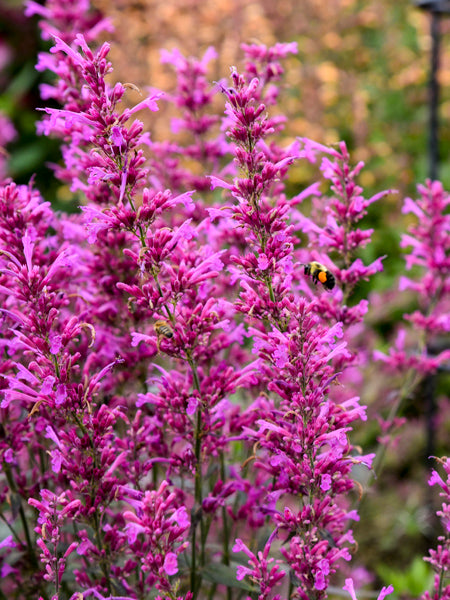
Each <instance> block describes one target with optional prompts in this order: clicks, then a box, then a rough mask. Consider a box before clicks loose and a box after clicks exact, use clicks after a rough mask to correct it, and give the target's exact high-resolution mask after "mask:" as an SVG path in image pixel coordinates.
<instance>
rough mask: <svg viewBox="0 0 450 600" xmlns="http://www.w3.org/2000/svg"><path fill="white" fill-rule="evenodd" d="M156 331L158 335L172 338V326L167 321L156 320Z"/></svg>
mask: <svg viewBox="0 0 450 600" xmlns="http://www.w3.org/2000/svg"><path fill="white" fill-rule="evenodd" d="M155 331H156V334H157V336H158V337H159V336H162V337H165V338H172V337H173V331H172V329H171V328H170V326H169V324H168V323H166V322H165V321H156V323H155Z"/></svg>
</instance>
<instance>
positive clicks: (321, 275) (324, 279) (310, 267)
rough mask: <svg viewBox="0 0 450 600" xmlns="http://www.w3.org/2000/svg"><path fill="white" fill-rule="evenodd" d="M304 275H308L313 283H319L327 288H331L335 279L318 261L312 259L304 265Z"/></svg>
mask: <svg viewBox="0 0 450 600" xmlns="http://www.w3.org/2000/svg"><path fill="white" fill-rule="evenodd" d="M305 275H310V276H311V277H312V280H313V282H314V283H318V282H319V281H320V283H321V284H322V285H323V287H324V288H326V289H327V290H332V289H333V288H334V286H335V283H336V279H335V278H334V275H333V273H332V272H331V271H330V270H329V269H327V268H326V266H325V265H322V264H321V263H319V262H316V261H313V262H310V263H307V264H306V265H305Z"/></svg>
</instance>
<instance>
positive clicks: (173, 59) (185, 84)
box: [150, 47, 228, 202]
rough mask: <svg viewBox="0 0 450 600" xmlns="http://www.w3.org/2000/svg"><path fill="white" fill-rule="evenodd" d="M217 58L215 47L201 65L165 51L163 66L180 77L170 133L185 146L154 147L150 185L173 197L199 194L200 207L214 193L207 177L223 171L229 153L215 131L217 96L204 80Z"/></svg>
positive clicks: (170, 97) (177, 143)
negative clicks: (175, 110) (172, 69)
mask: <svg viewBox="0 0 450 600" xmlns="http://www.w3.org/2000/svg"><path fill="white" fill-rule="evenodd" d="M216 58H217V53H216V51H215V49H214V48H212V47H210V48H208V49H207V50H206V51H205V53H204V55H203V56H202V58H201V59H200V60H199V59H196V58H195V57H185V56H183V55H182V54H181V52H180V51H179V50H178V49H177V48H175V49H174V50H172V51H170V52H169V51H167V50H162V51H161V62H162V63H167V64H169V65H171V66H172V67H173V68H174V70H175V73H176V88H175V90H174V92H173V93H172V94H170V95H167V96H165V98H166V99H168V100H170V101H171V102H172V103H173V104H174V105H175V107H176V109H177V111H180V112H181V115H180V116H177V117H175V118H173V119H172V121H171V129H172V132H173V133H174V134H175V135H176V136H177V138H178V137H181V140H180V141H172V142H168V141H164V142H155V141H151V142H150V149H151V151H152V157H153V158H152V160H151V161H150V162H151V171H150V172H151V182H152V184H153V186H154V187H155V188H157V189H159V188H162V189H164V188H166V187H168V188H170V189H171V190H172V192H177V191H178V192H184V191H187V190H197V191H198V192H200V193H202V196H201V198H199V199H198V201H197V202H201V201H204V196H205V193H206V192H207V190H208V189H209V187H210V182H209V179H208V175H210V174H212V173H218V172H219V171H220V170H221V168H222V162H223V161H222V159H223V157H224V155H225V154H226V152H227V150H228V148H227V143H226V140H225V138H224V136H223V135H217V131H215V129H216V128H217V125H218V122H219V116H218V115H217V114H214V112H213V110H212V105H213V100H214V97H215V95H216V93H217V90H216V88H215V86H214V85H211V83H210V81H209V80H208V79H207V76H206V75H207V69H208V65H209V63H210V62H211V61H212V60H214V59H216ZM185 165H186V166H185Z"/></svg>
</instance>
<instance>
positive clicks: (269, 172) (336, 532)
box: [211, 70, 372, 599]
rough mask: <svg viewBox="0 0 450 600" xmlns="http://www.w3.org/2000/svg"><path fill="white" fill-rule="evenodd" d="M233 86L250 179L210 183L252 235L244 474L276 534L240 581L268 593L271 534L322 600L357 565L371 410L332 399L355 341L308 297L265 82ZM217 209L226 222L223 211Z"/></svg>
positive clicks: (243, 301)
mask: <svg viewBox="0 0 450 600" xmlns="http://www.w3.org/2000/svg"><path fill="white" fill-rule="evenodd" d="M231 79H232V86H230V87H226V86H222V91H223V93H224V95H225V97H226V100H227V104H226V114H227V121H226V122H227V124H229V129H228V132H227V133H228V136H229V138H230V140H231V141H232V143H233V144H234V148H235V150H234V154H235V162H236V163H237V165H238V166H239V167H240V170H241V177H237V178H236V179H234V181H233V183H227V182H224V181H222V180H220V179H218V178H216V177H213V178H212V185H213V186H214V187H216V186H221V187H223V188H225V189H227V190H228V191H229V193H230V194H231V196H232V197H233V198H234V199H235V204H234V205H232V206H228V207H227V209H226V217H225V218H228V219H229V221H230V224H231V223H232V222H233V221H234V223H235V227H239V228H242V229H243V230H244V232H245V238H246V242H247V246H246V248H245V249H246V251H247V252H246V254H245V255H243V256H242V255H236V256H232V257H231V262H232V263H233V264H234V265H236V266H235V267H234V271H235V273H236V275H235V278H236V279H237V278H238V273H239V282H240V286H241V288H242V291H241V292H240V294H239V298H238V300H237V302H236V307H237V309H238V310H239V311H240V312H241V313H242V314H243V315H244V320H245V321H246V322H247V323H248V325H249V329H248V335H251V337H252V338H253V345H254V350H253V351H254V352H255V353H257V354H258V356H259V357H260V360H261V361H262V362H261V367H260V376H261V380H260V385H261V387H262V388H263V389H264V388H265V389H267V391H268V394H269V396H268V401H267V402H264V403H263V402H262V401H261V400H259V401H257V403H255V404H254V405H252V406H250V408H249V409H248V412H249V415H252V414H253V415H254V411H255V410H258V418H256V419H255V418H254V419H253V423H252V424H251V425H250V424H248V425H246V426H245V428H244V433H245V435H246V437H247V439H248V440H252V441H253V442H254V443H255V445H254V448H255V454H254V456H253V457H251V458H252V460H251V461H250V462H248V467H247V468H248V469H249V470H252V471H254V472H255V473H259V474H260V473H263V474H265V478H264V477H263V479H262V480H261V481H260V483H259V485H260V486H261V488H262V489H263V490H264V493H263V494H260V497H259V503H260V510H261V511H262V513H263V514H265V515H266V517H265V519H264V521H265V525H266V529H268V530H269V531H270V530H271V531H272V533H271V534H270V536H269V539H268V541H267V543H266V546H265V549H264V551H263V553H262V554H260V555H258V557H259V558H258V560H257V559H256V556H255V555H254V554H252V553H250V551H249V550H248V547H247V544H246V541H245V540H237V542H236V546H235V548H236V549H240V550H242V551H244V553H245V554H247V556H248V557H249V567H248V568H247V567H246V568H245V569H242V568H241V569H240V570H239V572H238V573H239V575H238V576H239V577H242V576H244V575H248V576H249V577H250V580H251V581H253V582H254V583H256V584H257V585H258V589H259V598H261V599H262V598H269V597H271V594H273V588H274V587H275V586H276V585H277V584H278V583H279V580H280V578H281V574H282V572H281V573H280V572H279V567H277V566H276V565H274V566H273V567H272V569H271V570H270V571H267V565H268V563H267V557H268V554H269V552H270V546H271V544H272V542H273V539H274V537H280V538H281V539H284V543H285V544H286V547H282V548H281V550H280V553H281V556H282V557H283V558H284V561H285V563H286V564H287V566H288V569H289V571H290V582H289V597H300V598H304V599H307V598H310V597H314V598H322V597H325V595H326V589H327V587H328V585H329V578H330V576H331V575H332V574H333V573H334V572H335V571H336V570H337V568H338V562H339V560H340V559H345V560H349V559H350V553H349V549H348V544H350V545H351V544H353V537H352V534H351V530H350V529H348V524H349V520H351V519H355V518H357V515H356V513H355V512H354V511H350V510H349V509H346V508H345V497H346V496H347V495H348V494H349V492H350V491H351V490H352V489H353V487H354V483H353V481H352V479H351V476H350V473H351V468H352V464H353V463H356V462H358V463H363V464H366V465H367V466H368V467H369V468H370V464H371V460H372V456H367V457H361V456H356V455H355V453H354V449H353V448H352V446H351V444H350V442H349V440H348V436H347V434H348V432H349V431H350V430H351V427H350V424H351V423H352V422H353V421H354V420H356V419H365V412H364V408H363V407H361V406H359V404H358V399H357V398H353V399H352V400H350V401H348V402H345V401H344V402H342V403H340V404H338V403H335V402H333V401H332V400H330V399H329V397H328V395H329V390H330V386H331V384H332V382H333V380H335V379H336V377H337V373H336V371H335V370H334V368H333V366H332V364H330V363H331V361H332V359H333V357H335V356H338V355H340V354H344V355H345V353H346V349H345V346H346V344H345V343H339V342H337V341H336V340H337V339H339V338H340V337H342V324H341V323H337V324H335V325H334V326H333V327H331V328H329V327H327V326H325V325H323V324H322V323H321V321H320V318H319V317H318V316H317V315H316V314H315V310H314V309H315V301H314V300H313V301H308V300H307V299H305V298H304V297H302V296H301V295H300V293H299V292H300V289H299V285H298V283H297V281H296V278H295V277H294V271H295V265H294V256H295V255H294V246H295V244H296V239H295V237H294V235H293V233H294V231H295V228H294V225H292V224H289V222H288V219H289V216H290V214H289V213H291V212H292V211H294V210H295V204H296V203H297V202H299V201H300V199H299V198H296V199H295V200H293V201H288V200H287V199H286V198H285V196H284V195H283V194H282V193H281V192H280V191H279V188H278V186H277V181H278V179H279V178H283V176H284V175H285V173H286V171H287V168H288V166H289V165H290V164H291V163H292V162H293V160H294V159H295V158H296V155H295V154H294V153H293V154H291V155H289V154H287V153H285V157H284V158H283V159H282V160H280V161H278V162H276V163H273V162H272V161H271V160H270V157H269V156H268V155H267V152H266V150H265V148H266V145H265V143H264V139H265V138H266V136H267V135H268V134H270V133H271V132H272V130H273V128H272V127H271V123H270V119H269V118H268V116H267V114H266V107H265V105H264V104H262V103H261V102H260V97H261V95H260V92H259V86H260V82H259V80H258V79H257V78H254V79H253V80H251V81H250V83H247V82H246V81H245V79H244V78H243V77H242V76H241V75H239V73H238V72H237V71H236V70H233V71H232V74H231ZM315 190H316V188H315V187H314V188H312V189H311V190H308V192H307V193H314V191H315ZM307 193H305V194H304V195H303V197H305V196H307ZM211 212H212V214H213V215H214V216H215V217H219V211H216V210H215V209H214V210H213V211H211ZM257 407H258V408H257ZM276 502H277V505H276V504H275V503H276ZM280 504H281V506H283V504H284V509H281V510H280V508H278V506H279V505H280ZM249 539H251V538H249ZM263 558H264V567H263V563H262V562H261V561H262V559H263ZM276 597H277V598H278V597H280V596H279V595H277V596H276Z"/></svg>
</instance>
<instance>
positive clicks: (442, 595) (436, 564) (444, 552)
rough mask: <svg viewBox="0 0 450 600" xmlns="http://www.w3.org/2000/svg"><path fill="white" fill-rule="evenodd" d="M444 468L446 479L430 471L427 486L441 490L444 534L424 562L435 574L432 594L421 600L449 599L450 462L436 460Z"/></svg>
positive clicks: (425, 595)
mask: <svg viewBox="0 0 450 600" xmlns="http://www.w3.org/2000/svg"><path fill="white" fill-rule="evenodd" d="M438 461H439V463H440V464H441V465H442V467H443V468H444V471H445V473H446V475H447V478H446V479H445V481H444V479H442V477H441V476H440V475H439V473H438V472H437V471H435V470H433V471H432V473H431V477H430V479H429V481H428V484H429V485H431V486H433V485H437V486H439V487H440V488H441V491H440V496H441V498H443V499H444V501H443V502H442V508H441V510H439V511H438V512H437V516H438V517H439V518H440V519H441V523H442V526H443V529H444V534H443V535H441V536H439V538H438V542H439V545H438V546H437V548H436V550H430V554H429V556H427V557H425V558H424V560H425V561H427V562H429V563H430V565H431V566H432V567H433V571H434V572H435V576H434V593H430V592H425V594H423V596H422V600H438V599H439V600H446V599H447V598H450V585H449V584H446V582H445V580H446V579H447V573H448V570H449V568H450V504H449V501H450V460H449V459H448V458H443V459H439V460H438Z"/></svg>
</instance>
